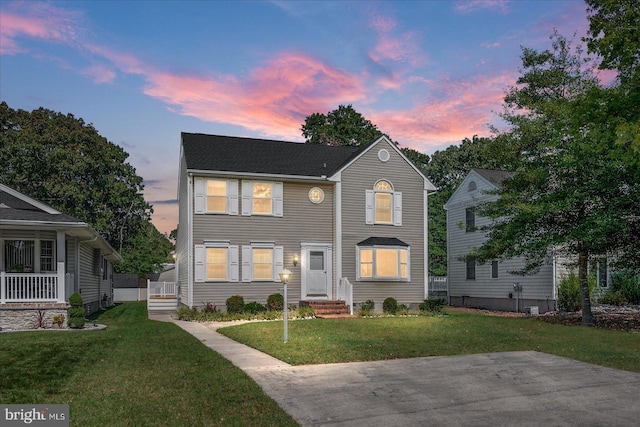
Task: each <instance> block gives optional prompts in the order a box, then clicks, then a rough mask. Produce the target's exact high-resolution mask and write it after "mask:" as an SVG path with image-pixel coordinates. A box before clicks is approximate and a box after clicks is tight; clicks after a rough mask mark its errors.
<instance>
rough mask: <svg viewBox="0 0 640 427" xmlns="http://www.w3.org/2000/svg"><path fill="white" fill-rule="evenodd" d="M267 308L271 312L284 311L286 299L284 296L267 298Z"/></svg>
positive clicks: (272, 295)
mask: <svg viewBox="0 0 640 427" xmlns="http://www.w3.org/2000/svg"><path fill="white" fill-rule="evenodd" d="M267 307H268V308H269V310H271V311H282V310H284V297H283V296H282V294H271V295H269V297H268V298H267Z"/></svg>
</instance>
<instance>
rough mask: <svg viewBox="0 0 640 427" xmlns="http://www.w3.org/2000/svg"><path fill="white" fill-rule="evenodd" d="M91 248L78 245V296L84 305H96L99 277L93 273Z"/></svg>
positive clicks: (85, 245)
mask: <svg viewBox="0 0 640 427" xmlns="http://www.w3.org/2000/svg"><path fill="white" fill-rule="evenodd" d="M93 250H94V249H93V248H92V247H91V246H89V245H87V244H82V243H80V295H82V303H83V304H85V305H88V304H92V303H97V302H98V300H99V293H98V292H99V290H98V288H99V286H100V282H101V277H100V276H97V275H96V274H95V271H94V258H93Z"/></svg>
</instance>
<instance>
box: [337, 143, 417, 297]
mask: <svg viewBox="0 0 640 427" xmlns="http://www.w3.org/2000/svg"><path fill="white" fill-rule="evenodd" d="M382 148H385V149H387V151H389V153H390V155H391V158H390V159H389V160H388V161H387V162H381V161H380V160H379V159H378V151H379V150H380V149H382ZM380 179H386V180H388V181H389V182H391V184H392V185H393V188H394V191H396V192H402V225H401V226H393V225H381V224H375V225H367V224H366V223H365V214H366V209H365V207H366V206H365V191H366V190H371V189H373V186H374V184H375V183H376V181H378V180H380ZM341 181H342V262H343V265H342V276H343V277H346V278H347V279H349V281H350V282H351V283H352V284H353V301H354V303H355V304H360V303H362V302H364V301H366V300H368V299H371V300H373V301H375V302H376V305H377V306H380V305H381V304H382V302H383V301H384V299H385V298H387V297H393V298H395V299H396V300H397V301H398V303H401V304H412V303H413V304H415V303H419V302H420V301H422V300H423V299H424V292H425V286H424V284H425V271H424V256H425V254H424V220H425V212H426V207H425V205H424V179H423V177H422V176H421V175H420V174H419V173H418V172H416V171H415V170H414V169H413V167H412V166H411V165H409V164H408V163H407V162H406V160H404V158H403V157H402V156H400V155H399V154H398V153H396V151H395V150H394V149H393V148H392V147H390V146H388V144H387V143H386V142H381V143H378V144H377V145H376V146H374V147H372V148H371V149H370V150H369V151H367V152H366V153H364V154H363V155H362V156H361V157H360V158H358V159H357V160H356V161H355V162H354V163H352V164H351V165H349V166H348V167H347V168H345V169H344V170H343V171H342V176H341ZM369 237H395V238H398V239H400V240H402V241H403V242H405V243H407V244H408V245H409V246H410V281H409V282H401V281H400V282H397V281H393V282H384V281H375V282H374V281H357V280H356V269H357V265H356V245H357V244H358V243H359V242H361V241H363V240H365V239H367V238H369Z"/></svg>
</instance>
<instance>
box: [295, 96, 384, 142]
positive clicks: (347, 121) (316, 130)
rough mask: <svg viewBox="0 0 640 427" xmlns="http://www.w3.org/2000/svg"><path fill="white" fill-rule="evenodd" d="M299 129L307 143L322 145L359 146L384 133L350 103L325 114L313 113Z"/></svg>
mask: <svg viewBox="0 0 640 427" xmlns="http://www.w3.org/2000/svg"><path fill="white" fill-rule="evenodd" d="M300 130H301V131H302V136H303V137H304V138H305V139H306V142H307V143H310V144H322V145H353V146H361V145H366V144H369V143H371V142H373V141H375V140H376V139H378V138H380V137H381V136H382V135H385V134H384V133H382V132H381V131H380V130H378V128H377V126H376V125H374V124H373V123H371V122H370V121H369V120H367V119H365V118H364V116H363V115H362V114H360V113H358V112H357V111H356V110H355V109H354V108H353V107H352V106H351V105H340V106H338V108H337V109H335V110H333V111H329V112H328V113H327V115H324V114H321V113H313V114H311V115H310V116H308V117H307V118H306V119H305V122H304V124H303V125H302V127H301V128H300ZM387 137H388V136H387Z"/></svg>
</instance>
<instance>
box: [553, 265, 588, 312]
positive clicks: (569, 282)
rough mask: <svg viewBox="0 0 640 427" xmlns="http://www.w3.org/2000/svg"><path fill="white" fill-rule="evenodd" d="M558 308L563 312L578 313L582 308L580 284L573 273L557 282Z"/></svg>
mask: <svg viewBox="0 0 640 427" xmlns="http://www.w3.org/2000/svg"><path fill="white" fill-rule="evenodd" d="M558 306H559V307H560V309H561V310H564V311H578V310H580V307H582V301H581V295H580V282H579V281H578V276H577V275H576V274H575V273H570V274H569V275H568V276H566V277H563V278H562V279H560V282H558Z"/></svg>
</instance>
